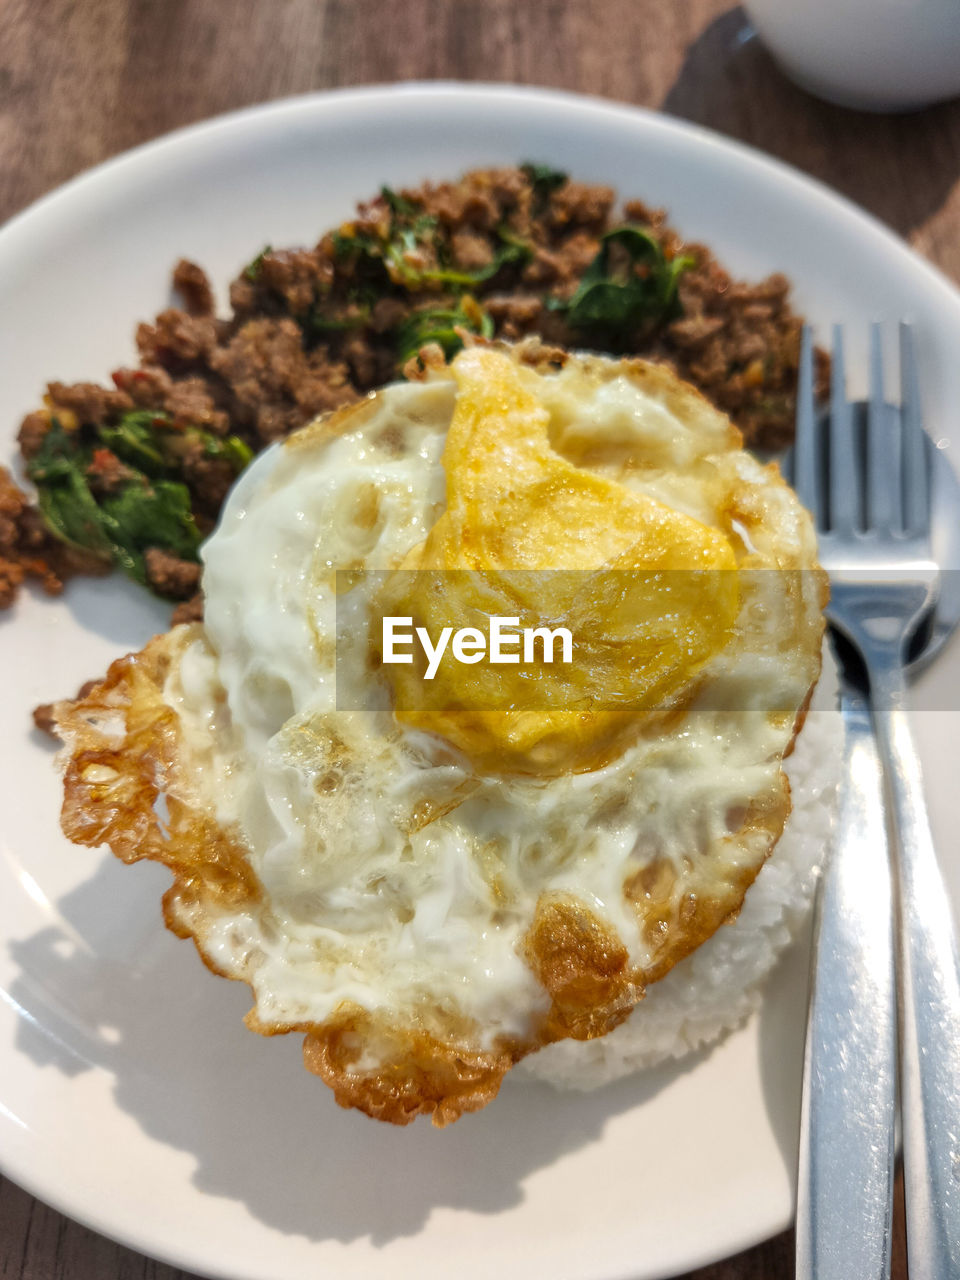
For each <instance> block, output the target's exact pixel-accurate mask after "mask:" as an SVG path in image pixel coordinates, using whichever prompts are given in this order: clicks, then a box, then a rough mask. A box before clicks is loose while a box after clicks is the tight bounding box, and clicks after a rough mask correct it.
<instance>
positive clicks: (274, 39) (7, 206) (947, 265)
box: [0, 0, 960, 1280]
mask: <svg viewBox="0 0 960 1280" xmlns="http://www.w3.org/2000/svg"><path fill="white" fill-rule="evenodd" d="M437 78H442V79H463V80H487V81H493V80H499V81H516V82H522V83H527V84H537V85H548V86H554V87H560V88H564V89H571V90H578V91H581V92H585V93H597V94H599V93H602V94H605V95H606V96H608V97H611V98H617V99H620V100H622V101H625V102H634V103H641V104H643V105H645V106H650V107H658V108H662V109H663V110H664V111H668V112H670V113H672V114H674V115H678V116H682V117H684V118H686V119H689V120H695V121H698V122H700V123H702V124H706V125H709V126H710V127H712V128H714V129H719V130H721V131H722V132H724V133H728V134H731V135H733V136H734V137H737V138H742V139H743V140H745V141H746V142H749V143H751V144H753V145H754V146H756V147H759V148H761V149H762V150H764V151H767V152H770V153H771V154H773V155H775V156H779V157H781V158H782V159H784V160H786V161H789V162H790V163H792V164H794V165H797V166H798V167H799V168H801V169H804V170H806V171H807V172H809V173H812V174H815V175H816V176H817V177H818V178H821V179H822V180H824V181H825V182H827V183H829V184H830V185H831V186H834V187H836V188H838V189H839V190H840V191H842V192H844V193H845V194H846V195H848V196H850V197H852V199H854V200H855V201H857V202H858V203H859V204H861V205H864V206H865V207H866V208H867V209H869V210H870V211H871V212H872V213H874V214H876V215H877V216H878V217H880V218H881V219H882V220H883V221H884V222H886V223H888V224H889V225H890V226H892V227H893V228H895V229H896V230H897V231H898V232H899V233H900V234H901V235H903V236H904V237H906V238H907V239H908V240H909V241H910V242H911V243H912V244H913V245H915V246H916V247H917V248H918V249H919V250H920V251H921V252H922V253H924V254H926V255H927V256H928V257H929V258H931V259H932V260H933V261H934V262H935V263H937V265H938V266H939V267H941V269H942V270H944V271H945V272H946V273H947V274H948V275H950V276H952V277H953V278H954V279H955V280H960V102H954V103H950V104H947V105H944V106H939V107H933V108H931V109H929V110H927V111H924V112H920V113H918V114H913V115H908V116H902V117H891V118H883V117H873V116H867V115H861V114H859V113H855V112H848V111H843V110H840V109H838V108H834V107H829V106H826V105H824V104H822V103H819V102H817V101H815V100H814V99H812V98H810V97H808V96H807V95H806V94H804V93H802V92H801V91H800V90H798V89H796V88H794V87H793V86H792V85H791V84H790V83H789V82H787V81H786V80H785V79H784V78H783V77H782V76H781V75H780V73H779V72H778V71H777V69H776V68H775V66H774V65H773V63H772V62H771V60H770V59H769V57H768V56H767V54H766V53H765V52H764V50H763V49H762V48H761V47H760V45H759V43H758V42H757V40H756V39H755V38H751V37H750V32H749V28H748V24H747V21H746V18H745V16H744V14H743V12H742V10H740V9H738V8H730V7H729V5H728V4H726V3H725V2H724V0H675V2H674V3H671V4H663V3H661V0H595V2H594V3H589V0H522V2H521V3H518V0H395V2H394V4H392V5H389V6H388V5H387V4H385V3H379V2H378V0H44V3H42V4H35V3H31V0H3V4H2V5H0V221H2V220H3V219H5V218H6V217H9V216H10V215H11V214H13V213H15V212H16V211H17V210H18V209H21V208H23V207H24V206H25V205H27V204H28V203H29V202H30V201H31V200H34V199H35V198H36V197H37V196H40V195H42V194H43V192H45V191H48V190H50V189H51V188H52V187H55V186H57V185H58V184H59V183H61V182H63V181H65V180H66V179H67V178H70V177H72V176H73V175H74V174H75V173H77V172H78V171H80V170H82V169H85V168H87V167H88V166H89V165H92V164H96V163H97V162H98V161H101V160H104V159H106V157H108V156H111V155H114V154H115V153H116V152H119V151H123V150H125V149H126V148H128V147H131V146H134V145H135V144H137V143H139V142H143V141H145V140H146V139H148V138H152V137H155V136H156V135H157V134H161V133H165V132H166V131H167V130H169V129H173V128H175V127H177V126H178V125H183V124H188V123H190V122H191V121H195V120H202V119H203V118H204V117H206V116H211V115H214V114H216V113H218V112H222V111H229V110H231V109H232V108H235V107H241V106H246V105H247V104H249V103H253V102H263V101H265V100H267V99H270V98H277V97H281V96H284V95H287V94H292V93H302V92H305V91H307V90H311V89H327V88H332V87H334V86H337V85H346V84H365V83H366V84H369V83H385V82H388V81H395V80H407V79H437ZM792 1275H793V1240H792V1235H791V1233H785V1234H784V1235H782V1236H779V1237H778V1238H777V1239H775V1240H772V1241H770V1242H768V1243H767V1244H764V1245H761V1246H759V1247H758V1248H756V1249H752V1250H750V1251H749V1252H747V1253H745V1254H742V1255H740V1256H739V1257H737V1258H733V1259H730V1260H728V1261H726V1262H723V1263H718V1264H717V1265H715V1266H711V1267H707V1268H704V1269H702V1270H700V1271H697V1272H696V1273H695V1277H696V1280H778V1278H780V1277H789V1276H792ZM894 1275H895V1276H896V1277H901V1278H902V1277H903V1276H905V1275H906V1267H905V1263H904V1260H903V1233H902V1228H901V1227H900V1226H899V1224H898V1230H897V1248H896V1257H895V1261H894ZM54 1277H57V1278H58V1280H59V1278H60V1277H64V1278H65V1280H187V1278H186V1276H185V1273H184V1272H181V1271H177V1270H175V1269H173V1268H171V1267H167V1266H162V1265H160V1264H157V1263H154V1262H151V1261H149V1260H148V1259H146V1258H143V1257H141V1256H140V1255H138V1254H135V1253H132V1252H131V1251H130V1250H128V1249H123V1248H121V1247H119V1246H118V1245H115V1244H112V1243H111V1242H109V1241H107V1240H105V1239H103V1238H102V1237H100V1236H98V1235H95V1234H94V1233H93V1232H91V1231H88V1230H86V1229H85V1228H83V1227H80V1226H77V1225H76V1224H75V1223H73V1222H71V1221H69V1220H68V1219H66V1218H64V1217H62V1216H61V1215H60V1214H57V1213H55V1212H54V1211H53V1210H51V1209H48V1208H47V1207H46V1206H45V1205H43V1204H41V1203H40V1202H39V1201H36V1200H34V1199H33V1198H32V1197H30V1196H29V1195H27V1194H26V1193H25V1192H23V1191H21V1190H20V1189H19V1188H18V1187H15V1186H14V1185H13V1184H12V1183H10V1182H6V1181H4V1180H2V1179H0V1280H53V1278H54ZM688 1280H694V1277H693V1276H691V1277H689V1278H688Z"/></svg>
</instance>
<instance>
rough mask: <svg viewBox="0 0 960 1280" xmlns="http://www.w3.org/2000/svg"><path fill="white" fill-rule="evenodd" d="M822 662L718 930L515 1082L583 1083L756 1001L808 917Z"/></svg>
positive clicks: (690, 1043) (820, 854)
mask: <svg viewBox="0 0 960 1280" xmlns="http://www.w3.org/2000/svg"><path fill="white" fill-rule="evenodd" d="M828 661H829V660H828V659H825V663H824V668H825V669H824V675H823V678H822V680H821V682H820V685H819V686H818V688H817V691H816V694H815V697H814V700H813V706H812V707H811V710H810V713H809V715H808V716H807V720H806V724H805V725H804V727H803V730H802V732H801V733H800V735H799V737H798V738H797V743H796V747H795V749H794V752H793V754H792V755H791V756H790V758H789V759H788V760H786V761H785V762H784V768H785V770H786V772H787V775H788V777H789V779H790V786H791V792H792V800H793V809H792V812H791V814H790V817H789V819H788V820H787V825H786V827H785V829H784V832H783V835H782V836H781V838H780V840H779V841H778V843H777V846H776V848H775V849H774V851H773V854H772V855H771V857H770V859H769V860H768V861H767V862H766V864H765V865H764V866H763V868H762V869H761V871H760V874H759V875H758V876H757V879H756V881H755V882H754V884H753V885H752V886H751V887H750V889H749V891H748V892H747V896H746V900H745V902H744V905H743V909H742V910H741V912H740V915H739V917H738V918H737V920H736V922H735V923H734V924H731V925H727V926H724V927H722V928H720V929H718V930H717V932H716V933H715V934H714V935H713V937H712V938H709V939H708V940H707V941H706V942H705V943H703V945H702V946H700V947H698V949H697V950H696V951H694V952H693V954H692V955H689V956H687V958H686V959H685V960H682V961H681V962H680V963H679V964H678V965H675V966H674V968H673V969H671V970H670V972H669V973H668V974H667V975H666V977H665V978H663V979H662V980H661V981H660V982H657V983H654V984H653V986H651V987H650V988H649V989H648V991H647V994H646V996H645V997H644V999H643V1000H642V1001H641V1002H640V1004H639V1005H637V1007H636V1009H635V1010H634V1012H633V1013H632V1015H631V1016H630V1017H629V1018H628V1019H627V1021H626V1022H624V1023H622V1024H621V1025H620V1026H619V1027H617V1028H616V1029H615V1030H614V1031H611V1032H610V1034H609V1035H606V1036H601V1037H600V1038H599V1039H597V1040H588V1041H577V1040H563V1041H560V1042H558V1043H557V1044H552V1045H548V1046H547V1048H545V1049H541V1050H540V1052H539V1053H535V1054H531V1056H530V1057H528V1058H525V1059H524V1060H523V1061H522V1062H521V1063H520V1064H519V1065H518V1067H517V1068H516V1070H515V1072H514V1075H515V1076H516V1078H518V1079H521V1078H524V1077H526V1078H536V1079H538V1080H548V1081H549V1082H550V1083H551V1084H554V1085H557V1086H559V1087H566V1088H575V1089H593V1088H596V1087H597V1086H599V1085H603V1084H608V1083H609V1082H610V1081H612V1080H618V1079H620V1077H621V1076H625V1075H629V1074H630V1073H631V1072H633V1071H637V1070H639V1069H641V1068H644V1067H652V1066H654V1065H655V1064H657V1063H659V1062H664V1061H666V1060H668V1059H670V1058H679V1057H681V1056H682V1055H683V1054H685V1053H689V1052H690V1051H691V1050H693V1049H696V1048H697V1047H699V1046H700V1045H702V1044H705V1043H706V1042H708V1041H710V1040H715V1039H717V1037H719V1036H720V1035H721V1034H722V1033H723V1032H724V1031H726V1030H728V1029H730V1028H731V1027H734V1026H737V1025H738V1024H739V1023H741V1022H743V1021H744V1019H745V1018H746V1017H747V1016H748V1015H749V1014H750V1013H752V1012H753V1010H754V1009H756V1008H757V1006H758V1005H759V1004H760V999H761V995H762V988H763V983H764V981H765V979H766V978H767V976H768V975H769V973H770V971H771V970H772V969H773V967H774V964H775V963H776V960H777V958H778V956H779V955H780V953H781V952H782V951H783V950H784V948H785V947H786V946H787V944H788V943H789V942H790V941H791V940H792V939H793V938H794V937H795V936H796V935H797V933H798V932H799V929H800V926H801V925H802V924H803V921H804V919H805V918H806V916H807V914H808V911H809V909H810V903H811V900H812V897H813V889H814V885H815V883H816V879H817V874H818V872H819V869H820V867H821V866H822V864H823V861H824V857H825V855H826V853H827V851H828V849H829V842H830V839H831V832H832V827H833V820H834V811H835V807H836V779H837V776H838V774H839V764H840V760H841V756H842V749H843V733H842V724H841V721H840V715H839V712H837V711H836V710H835V707H836V697H835V689H836V680H835V674H834V670H833V668H832V666H829V665H828Z"/></svg>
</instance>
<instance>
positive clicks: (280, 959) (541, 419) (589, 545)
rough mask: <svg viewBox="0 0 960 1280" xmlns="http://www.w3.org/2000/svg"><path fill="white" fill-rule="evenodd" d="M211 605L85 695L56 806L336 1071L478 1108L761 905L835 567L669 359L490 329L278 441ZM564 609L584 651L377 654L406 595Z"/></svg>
mask: <svg viewBox="0 0 960 1280" xmlns="http://www.w3.org/2000/svg"><path fill="white" fill-rule="evenodd" d="M203 559H204V574H203V586H204V593H205V617H204V622H203V623H202V624H190V625H185V626H180V627H176V628H174V629H173V631H172V632H170V633H169V634H168V635H166V636H161V637H157V638H156V639H155V640H153V641H152V642H151V643H150V644H149V645H148V646H147V647H146V648H145V649H144V650H143V651H142V652H141V653H139V654H134V655H131V656H128V657H126V658H123V659H121V660H119V661H118V662H117V663H115V664H114V665H113V667H112V668H111V669H110V672H109V673H108V676H107V677H106V679H105V680H104V681H103V682H102V683H101V684H100V685H98V686H97V687H96V688H95V689H94V690H93V692H92V693H91V694H90V695H89V696H88V697H86V698H84V699H82V700H80V701H79V702H76V703H64V704H60V706H59V708H58V720H59V727H60V731H61V734H62V736H63V738H64V741H65V743H66V746H65V749H64V755H63V761H64V770H65V801H64V810H63V819H62V821H63V826H64V830H65V831H66V833H67V834H68V835H69V836H70V837H71V838H72V839H73V840H75V841H77V842H79V843H84V844H92V845H96V844H100V843H104V842H105V843H108V844H109V845H110V846H111V847H112V849H113V851H114V852H115V853H116V854H117V855H118V856H119V857H121V858H124V859H125V860H128V861H133V860H135V859H137V858H141V857H149V858H155V859H158V860H160V861H162V862H164V863H166V864H167V865H168V866H169V867H170V868H171V869H172V871H173V873H174V883H173V885H172V887H171V889H170V890H169V891H168V893H167V894H166V896H165V899H164V914H165V919H166V922H167V924H168V926H169V927H170V928H171V929H173V930H174V931H175V932H176V933H178V934H179V935H181V936H184V937H187V936H191V937H193V939H194V940H195V942H196V944H197V947H198V949H199V951H200V954H201V956H202V957H203V959H204V961H205V962H206V963H207V964H208V966H209V967H210V968H212V969H213V970H214V971H215V972H217V973H219V974H222V975H224V976H228V977H231V978H238V979H241V980H243V981H244V982H246V983H248V984H249V986H250V988H251V991H252V993H253V999H254V1004H253V1007H252V1009H251V1011H250V1013H249V1014H248V1015H247V1022H248V1025H249V1026H250V1027H251V1028H252V1029H254V1030H256V1031H259V1032H261V1033H264V1034H267V1035H273V1034H277V1033H283V1032H289V1031H299V1032H302V1033H304V1035H305V1041H304V1054H305V1061H306V1065H307V1067H308V1068H309V1069H310V1070H312V1071H314V1072H316V1073H317V1074H318V1075H320V1076H321V1077H322V1078H323V1079H324V1080H325V1081H326V1082H327V1083H328V1084H329V1085H330V1086H331V1087H332V1088H333V1090H334V1093H335V1095H336V1098H337V1101H338V1102H340V1103H341V1105H344V1106H354V1107H358V1108H360V1109H361V1110H363V1111H365V1112H367V1113H368V1114H369V1115H372V1116H376V1117H378V1118H381V1119H385V1120H389V1121H392V1122H395V1123H401V1124H402V1123H407V1122H408V1121H410V1120H412V1119H413V1118H414V1117H415V1116H416V1115H418V1114H428V1115H430V1116H431V1117H432V1118H433V1121H434V1123H436V1124H440V1125H442V1124H445V1123H448V1122H449V1121H451V1120H455V1119H456V1118H457V1117H458V1116H460V1115H461V1114H463V1113H464V1112H466V1111H472V1110H477V1109H478V1108H480V1107H482V1106H484V1105H485V1104H486V1103H487V1102H489V1101H490V1099H491V1098H492V1097H493V1096H494V1095H495V1094H496V1092H497V1090H498V1088H499V1086H500V1083H501V1081H502V1079H503V1077H504V1075H505V1073H506V1072H507V1071H508V1070H509V1068H510V1067H511V1066H512V1065H514V1064H515V1063H516V1062H517V1061H519V1060H520V1059H521V1058H523V1057H525V1056H526V1055H528V1054H530V1053H533V1052H535V1051H536V1050H538V1049H539V1048H541V1047H543V1046H545V1045H547V1044H550V1043H553V1042H556V1041H560V1040H564V1039H573V1040H589V1039H593V1038H596V1037H600V1036H604V1035H606V1034H607V1033H609V1032H610V1031H611V1030H612V1029H613V1028H615V1027H617V1026H618V1025H619V1024H621V1023H622V1022H623V1021H624V1020H625V1019H626V1018H627V1017H628V1016H629V1014H630V1012H631V1010H632V1009H633V1008H634V1006H635V1005H636V1004H637V1002H638V1001H640V1000H641V999H642V998H643V996H644V993H645V991H646V989H647V988H648V987H649V986H650V985H651V984H653V983H655V982H657V981H658V980H659V979H661V978H662V977H663V976H664V975H665V974H666V973H667V972H668V971H669V970H670V969H671V968H672V967H673V966H674V965H675V964H676V963H677V962H678V961H679V960H681V959H682V958H683V957H685V956H687V955H688V954H689V953H691V952H692V951H693V950H694V949H695V948H697V947H698V946H699V945H700V944H701V943H702V942H703V941H704V940H705V939H707V938H709V937H710V936H711V935H712V934H713V933H714V932H715V931H716V930H717V929H718V928H719V926H720V925H721V924H722V923H724V922H726V921H729V920H730V919H731V918H733V917H734V916H735V915H736V913H737V912H738V910H739V908H740V906H741V904H742V902H743V899H744V895H745V894H746V892H747V890H748V888H749V886H750V884H751V883H752V881H753V880H754V878H755V876H756V875H757V873H758V871H759V870H760V868H761V866H762V865H763V863H764V861H765V860H766V858H767V857H768V856H769V855H770V853H771V851H772V850H773V847H774V845H775V844H776V841H777V839H778V837H779V836H780V834H781V832H782V830H783V826H784V822H785V821H786V818H787V815H788V813H789V809H790V799H789V786H788V784H787V781H786V777H785V774H784V772H783V768H782V761H783V757H784V756H785V755H786V754H787V753H788V752H789V751H790V750H791V748H792V745H793V741H794V738H795V735H796V733H797V732H798V730H799V728H800V725H801V724H802V721H803V717H804V714H805V711H806V707H807V705H808V701H809V698H810V695H811V691H812V689H813V686H814V685H815V683H816V680H817V677H818V674H819V670H820V646H821V640H822V633H823V621H822V608H823V605H824V602H825V579H824V575H823V574H822V572H821V571H820V570H819V569H818V567H817V562H816V546H815V539H814V534H813V529H812V526H811V522H810V519H809V517H808V515H807V513H806V512H805V511H804V510H803V509H802V507H801V506H800V504H799V502H798V501H797V499H796V497H795V495H794V494H793V492H792V491H791V490H790V489H789V487H788V486H787V485H786V484H785V483H784V481H783V480H782V478H781V476H780V474H779V471H778V469H777V468H776V466H775V465H763V464H762V463H760V462H759V461H758V460H757V459H755V458H754V457H752V456H751V455H750V454H748V453H747V452H745V451H744V450H743V448H742V445H741V439H740V436H739V433H738V432H737V431H736V429H735V428H734V427H733V426H732V425H731V423H730V422H729V420H728V419H727V418H726V417H725V416H724V415H723V414H722V413H720V412H719V411H718V410H716V409H715V408H713V407H712V406H711V405H710V404H709V403H708V402H707V401H706V400H705V399H704V398H703V397H702V396H701V395H700V394H699V393H698V392H696V391H695V390H694V389H693V388H692V387H690V386H688V385H686V384H684V383H682V382H681V381H679V380H678V379H677V378H676V377H675V375H674V374H673V373H672V372H670V371H669V370H668V369H667V368H665V367H662V366H658V365H654V364H650V363H646V362H643V361H640V360H624V361H615V360H611V359H606V358H599V357H587V356H582V357H580V356H570V357H563V358H554V357H553V354H552V353H544V352H541V351H539V350H538V349H537V348H533V349H526V350H520V351H518V350H511V349H509V348H507V347H505V346H492V345H486V344H479V345H476V346H473V347H471V348H469V349H467V350H465V351H464V352H462V353H461V354H460V355H459V356H458V357H457V358H456V359H455V360H454V361H453V362H452V364H451V365H450V366H443V367H439V368H438V367H428V368H427V370H426V371H425V374H424V377H423V380H422V381H415V382H406V383H397V384H394V385H391V386H388V387H386V388H384V389H383V390H382V391H379V392H376V393H374V394H372V395H371V396H369V397H368V398H367V399H365V400H364V401H362V402H360V403H359V404H357V405H354V406H350V407H348V408H346V409H340V410H338V411H336V412H335V413H334V414H332V415H329V416H327V417H325V418H321V419H319V420H318V421H317V422H316V423H314V424H312V425H311V426H309V427H307V428H305V429H304V430H302V431H300V432H298V433H296V434H295V435H293V436H291V437H290V438H289V439H287V440H286V441H284V442H282V443H280V444H277V445H274V446H273V447H271V448H270V449H269V450H267V451H266V452H265V453H264V454H262V455H261V456H260V457H259V458H258V459H257V460H256V461H255V462H254V464H253V465H252V466H251V467H250V468H249V469H248V470H247V472H246V473H245V474H244V475H243V476H242V477H241V479H240V480H239V482H238V483H237V485H236V487H235V489H234V491H233V492H232V494H231V496H230V498H229V500H228V502H227V504H226V507H225V509H224V511H223V513H222V517H221V521H220V524H219V527H218V528H217V530H216V532H215V533H214V535H213V536H212V537H211V538H210V539H209V541H208V542H207V544H206V546H205V549H204V553H203ZM388 613H389V614H391V615H400V616H403V617H405V618H408V619H410V620H411V622H412V624H414V625H416V624H418V623H419V624H422V625H423V627H424V629H425V630H429V629H430V628H435V627H439V626H442V625H450V626H452V627H461V626H471V625H473V624H474V623H475V622H476V621H477V620H478V619H482V618H487V617H489V616H492V615H494V614H503V615H507V614H509V615H511V616H516V617H518V618H521V619H522V620H525V621H528V622H530V623H532V624H536V623H540V622H545V621H549V622H550V623H551V625H553V624H555V623H557V622H558V621H565V622H566V623H569V626H570V629H571V631H572V633H573V634H574V636H575V637H579V639H580V642H581V649H580V652H579V660H577V658H576V656H575V659H574V661H572V662H571V663H569V664H553V665H548V664H546V663H545V662H540V663H534V664H533V665H532V666H531V665H529V664H527V665H524V664H520V663H518V664H509V665H501V666H495V665H493V664H491V663H480V662H478V663H471V664H463V663H457V662H455V661H447V662H445V663H442V664H441V666H440V668H439V669H438V670H437V672H436V677H435V678H434V679H432V680H431V681H429V682H428V681H427V680H426V679H425V673H424V669H423V663H422V662H421V663H417V662H410V663H407V664H395V665H390V664H388V663H386V662H385V661H384V653H383V650H382V645H381V644H380V638H381V630H380V626H381V621H382V618H383V617H384V616H385V615H386V614H388Z"/></svg>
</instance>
